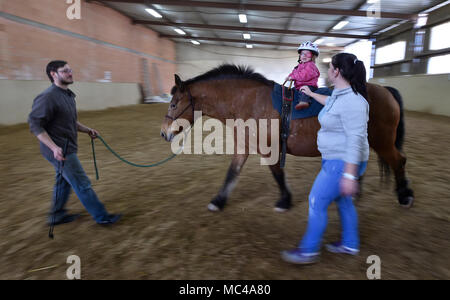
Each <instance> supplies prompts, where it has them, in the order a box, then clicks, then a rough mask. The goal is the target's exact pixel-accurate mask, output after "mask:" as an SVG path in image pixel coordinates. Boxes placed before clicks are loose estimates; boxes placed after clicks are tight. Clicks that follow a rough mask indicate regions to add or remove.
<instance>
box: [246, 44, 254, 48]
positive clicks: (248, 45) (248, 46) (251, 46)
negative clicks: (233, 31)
mask: <svg viewBox="0 0 450 300" xmlns="http://www.w3.org/2000/svg"><path fill="white" fill-rule="evenodd" d="M245 47H247V49H252V48H253V45H250V44H247V45H245Z"/></svg>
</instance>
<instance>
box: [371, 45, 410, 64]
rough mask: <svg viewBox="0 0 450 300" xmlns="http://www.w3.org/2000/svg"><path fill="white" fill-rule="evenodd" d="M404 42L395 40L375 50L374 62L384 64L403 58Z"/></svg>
mask: <svg viewBox="0 0 450 300" xmlns="http://www.w3.org/2000/svg"><path fill="white" fill-rule="evenodd" d="M405 52H406V42H405V41H401V42H396V43H394V44H390V45H387V46H384V47H381V48H378V49H377V50H376V55H375V64H377V65H379V64H386V63H390V62H393V61H398V60H402V59H404V58H405Z"/></svg>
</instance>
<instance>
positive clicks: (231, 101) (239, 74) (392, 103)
mask: <svg viewBox="0 0 450 300" xmlns="http://www.w3.org/2000/svg"><path fill="white" fill-rule="evenodd" d="M274 84H275V83H274V82H273V81H270V80H268V79H266V78H265V77H264V76H262V75H260V74H258V73H255V72H253V70H251V69H249V68H245V67H237V66H234V65H222V66H220V67H218V68H216V69H213V70H211V71H209V72H207V73H205V74H203V75H200V76H197V77H195V78H193V79H190V80H188V81H185V82H183V81H181V79H180V78H179V77H178V76H177V75H175V86H174V88H173V89H172V95H173V98H172V101H171V102H170V106H169V110H168V114H167V115H166V117H165V118H164V121H163V123H162V126H161V136H162V137H163V138H165V140H166V141H172V139H173V138H174V137H175V135H177V134H178V133H180V132H181V130H183V129H184V128H180V129H179V130H173V129H172V128H171V125H172V123H173V122H174V121H175V120H177V119H181V118H183V119H185V120H188V121H189V123H190V124H192V123H193V122H194V110H195V111H202V114H203V115H206V116H209V117H212V118H215V119H218V120H220V121H221V122H223V123H224V124H225V121H226V120H227V119H233V120H236V119H242V120H249V119H255V120H257V121H258V120H260V119H266V120H271V119H278V120H279V119H280V115H279V113H278V111H276V110H275V109H274V108H273V106H272V98H271V93H272V90H273V87H274ZM367 90H368V99H367V100H368V102H369V105H370V115H369V126H368V138H369V145H370V147H371V148H373V149H374V150H375V151H376V153H377V154H378V157H379V160H380V162H381V166H382V167H383V166H384V168H382V169H384V171H385V172H386V173H387V174H389V173H388V172H387V171H389V167H390V168H392V170H393V171H394V174H395V179H396V192H397V196H398V201H399V203H400V205H401V206H404V207H410V206H411V205H412V203H413V200H414V197H413V191H412V190H411V189H410V188H409V187H408V180H407V179H406V176H405V163H406V158H405V156H404V155H403V154H402V153H401V152H400V150H401V146H402V142H403V137H404V126H403V108H402V100H401V96H400V94H399V93H398V91H397V90H395V89H393V88H389V87H388V88H385V87H382V86H379V85H375V84H370V83H368V84H367ZM319 129H320V124H319V122H318V119H317V117H312V118H306V119H297V120H293V121H292V122H291V126H290V135H289V138H288V142H287V153H289V154H291V155H295V156H309V157H314V156H320V152H319V151H318V149H317V132H318V130H319ZM234 130H235V131H236V128H235V129H234ZM267 132H268V133H269V136H268V141H267V144H268V145H269V144H270V142H271V136H270V129H269V130H267ZM234 137H235V139H236V134H235V135H234ZM246 138H247V140H248V134H247V133H246ZM277 141H278V139H277ZM235 145H236V141H235ZM246 145H248V143H246ZM247 150H248V149H247ZM236 153H238V152H237V151H235V154H234V155H233V159H232V162H231V165H230V167H229V170H228V174H227V176H226V179H225V183H224V185H223V186H222V188H221V190H220V192H219V194H218V195H217V196H216V197H215V198H214V199H213V200H212V201H211V203H210V204H209V205H208V209H210V210H212V211H216V210H219V209H223V208H224V206H225V204H226V201H227V198H228V196H229V194H230V193H231V191H232V189H233V187H234V186H235V183H236V181H237V177H238V175H239V173H240V171H241V170H242V167H243V165H244V164H245V162H246V160H247V158H248V155H249V154H248V151H246V154H236ZM258 153H259V154H261V152H260V149H259V148H258ZM269 167H270V169H271V171H272V174H273V176H274V177H275V179H276V181H277V183H278V185H279V187H280V190H281V199H280V200H279V201H278V202H277V203H276V206H275V207H276V209H277V210H278V211H283V210H287V209H289V208H290V207H291V192H290V191H289V188H288V186H287V184H286V179H285V175H284V171H283V169H282V168H280V164H279V162H278V163H277V164H275V165H270V166H269Z"/></svg>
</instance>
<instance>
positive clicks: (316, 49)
mask: <svg viewBox="0 0 450 300" xmlns="http://www.w3.org/2000/svg"><path fill="white" fill-rule="evenodd" d="M302 50H309V51H311V52H313V53H314V54H315V55H316V56H319V54H320V51H319V47H317V45H316V44H314V43H312V42H310V41H307V42H304V43H301V44H300V46H299V47H298V49H297V51H298V53H300V52H301V51H302Z"/></svg>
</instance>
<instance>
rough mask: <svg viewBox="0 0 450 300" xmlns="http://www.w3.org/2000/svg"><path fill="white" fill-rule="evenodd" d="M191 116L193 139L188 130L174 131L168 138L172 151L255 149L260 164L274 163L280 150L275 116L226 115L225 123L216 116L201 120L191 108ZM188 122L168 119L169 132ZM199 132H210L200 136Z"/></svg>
mask: <svg viewBox="0 0 450 300" xmlns="http://www.w3.org/2000/svg"><path fill="white" fill-rule="evenodd" d="M194 120H195V123H194V126H193V129H194V141H193V142H192V140H191V135H190V134H185V135H183V134H178V135H176V136H175V137H174V138H173V140H171V142H172V143H171V148H172V152H173V153H180V152H182V153H184V154H208V155H211V154H246V153H248V154H258V150H259V153H260V154H261V156H262V157H261V159H260V163H261V165H274V164H276V163H277V162H278V158H279V154H280V151H279V150H280V149H279V143H280V142H279V120H278V119H270V120H267V119H259V120H255V119H248V120H245V121H244V120H242V119H237V120H233V119H227V120H226V122H225V124H223V123H222V122H221V121H219V120H217V119H208V120H206V122H204V123H203V118H202V112H201V111H195V112H194ZM190 126H191V124H190V122H189V121H188V120H186V119H182V118H179V119H177V120H175V121H174V122H172V124H171V126H170V132H178V131H179V129H180V128H181V127H182V128H185V129H186V128H190ZM224 127H225V128H224ZM189 132H190V130H189ZM203 132H211V133H209V134H208V135H207V136H206V137H205V139H203ZM224 133H225V138H224ZM247 141H248V143H247ZM224 142H225V145H224ZM180 150H181V151H180ZM192 150H193V151H192Z"/></svg>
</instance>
